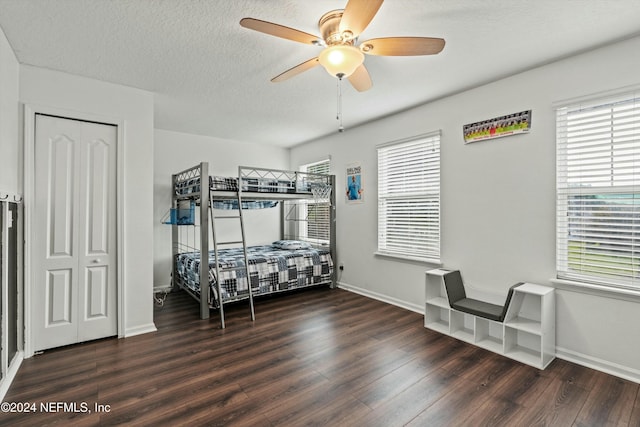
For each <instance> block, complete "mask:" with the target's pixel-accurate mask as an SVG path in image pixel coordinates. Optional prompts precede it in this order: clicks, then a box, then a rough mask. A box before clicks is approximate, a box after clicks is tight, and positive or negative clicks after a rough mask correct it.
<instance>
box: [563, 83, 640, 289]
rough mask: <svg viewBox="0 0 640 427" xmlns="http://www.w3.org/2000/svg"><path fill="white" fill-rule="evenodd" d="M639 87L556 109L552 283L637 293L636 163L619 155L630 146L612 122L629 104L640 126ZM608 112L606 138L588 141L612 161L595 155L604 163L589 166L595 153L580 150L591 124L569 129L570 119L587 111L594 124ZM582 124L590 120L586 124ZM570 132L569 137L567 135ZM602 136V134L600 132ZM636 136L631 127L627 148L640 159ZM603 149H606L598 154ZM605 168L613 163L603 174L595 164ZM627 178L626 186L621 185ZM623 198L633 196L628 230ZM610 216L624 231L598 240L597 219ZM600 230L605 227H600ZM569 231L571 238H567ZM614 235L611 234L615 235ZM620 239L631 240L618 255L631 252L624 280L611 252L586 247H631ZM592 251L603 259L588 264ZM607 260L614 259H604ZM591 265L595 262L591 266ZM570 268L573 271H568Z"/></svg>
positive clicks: (639, 182)
mask: <svg viewBox="0 0 640 427" xmlns="http://www.w3.org/2000/svg"><path fill="white" fill-rule="evenodd" d="M639 89H640V88H633V89H630V88H626V89H623V90H621V91H615V92H608V93H604V94H600V95H596V96H592V97H588V98H586V97H585V98H581V99H576V100H571V101H566V102H563V103H561V104H556V105H555V107H556V279H555V280H554V283H564V284H566V283H573V284H578V285H580V284H584V286H587V287H593V288H596V289H608V290H611V291H618V292H619V291H622V292H629V291H631V292H632V293H636V292H640V274H639V273H638V271H637V270H638V267H639V266H640V251H639V252H638V254H636V251H635V249H634V248H635V247H637V245H636V242H637V243H638V245H640V237H635V236H636V235H637V234H636V232H635V231H634V226H635V224H636V223H635V221H636V219H638V220H640V218H639V217H638V210H637V209H638V205H639V204H640V203H639V202H638V201H639V200H640V164H638V161H636V160H635V159H634V160H633V161H632V166H631V168H630V167H629V161H628V159H627V158H626V157H627V155H626V154H625V155H621V154H620V146H621V145H622V144H625V143H628V142H627V141H626V138H625V141H623V142H621V139H620V136H619V135H620V134H619V133H616V130H617V131H618V132H619V131H620V129H621V127H620V123H619V122H616V120H619V117H620V116H621V114H620V112H619V107H620V106H624V105H625V104H627V105H629V104H631V110H632V111H631V113H630V114H631V116H632V122H633V119H635V120H636V123H640V92H639V91H638V90H639ZM616 108H618V110H616ZM607 112H608V114H610V115H611V120H610V121H611V125H610V129H608V132H609V134H610V137H608V138H605V137H604V136H602V137H601V138H602V139H597V140H595V141H594V142H590V143H591V144H595V143H597V144H598V146H600V147H605V148H606V149H607V150H609V151H610V153H611V154H610V160H608V161H605V160H604V159H605V157H606V156H599V157H600V158H601V159H602V160H601V161H597V163H595V164H589V165H587V162H588V160H587V158H588V157H594V156H595V155H594V154H591V153H587V152H586V149H585V148H584V146H585V142H584V139H585V138H586V136H585V135H584V134H585V133H587V129H588V127H587V126H595V125H592V124H588V125H587V124H583V125H581V126H578V125H574V127H571V126H570V125H569V120H574V121H577V120H580V118H581V115H583V116H586V115H587V114H589V113H593V114H594V119H593V120H592V121H594V122H595V121H596V118H595V115H596V114H602V116H603V117H604V116H605V115H606V114H607ZM598 117H599V116H598ZM583 120H585V119H583ZM585 123H588V122H587V121H586V120H585ZM597 124H600V122H597ZM597 124H596V125H597ZM569 131H571V132H572V133H569ZM577 132H580V133H577ZM625 132H626V130H625ZM600 133H601V134H602V135H606V132H604V131H603V132H600ZM639 137H640V126H638V125H636V126H635V127H633V126H632V131H631V138H630V141H631V142H630V144H631V152H632V156H634V157H638V155H640V152H639V153H638V155H636V154H635V153H636V152H637V150H638V149H639V148H640V147H638V146H637V145H636V144H637V142H636V141H638V140H639V139H638V138H639ZM603 141H605V142H603ZM580 144H582V145H580ZM589 149H591V148H589ZM603 151H604V149H603V150H602V151H601V152H603ZM616 159H617V160H616ZM621 159H623V160H621ZM621 163H625V165H621ZM605 164H610V165H611V167H610V172H603V171H606V170H605V169H604V168H603V167H600V168H598V166H602V165H605ZM623 169H624V170H623ZM629 169H631V172H630V176H631V178H630V181H629V174H628V173H627V172H628V171H629ZM636 172H638V173H636ZM636 177H637V178H636ZM605 178H606V179H605ZM621 179H622V181H621ZM625 179H626V180H627V182H624V180H625ZM623 194H626V195H628V196H630V197H631V205H630V210H629V211H630V221H631V226H630V227H629V226H625V225H624V224H628V223H629V221H627V220H626V219H625V217H624V216H623V215H624V214H620V212H623V210H622V209H621V200H623V199H621V196H622V195H623ZM627 200H628V199H627ZM590 212H591V213H590ZM589 213H590V216H589V217H588V218H587V219H586V220H585V219H578V218H581V217H582V218H584V217H585V215H589ZM612 213H615V214H616V215H617V216H616V218H618V217H620V219H617V220H616V222H614V220H607V221H612V224H613V227H616V230H620V229H622V230H623V231H624V233H622V234H616V233H618V231H616V232H615V233H607V236H606V237H605V238H602V235H603V234H604V231H603V229H601V230H598V227H599V226H598V221H602V220H601V219H600V220H598V219H597V216H598V215H600V216H607V217H608V216H610V217H614V215H613V214H612ZM583 224H586V225H583ZM639 225H640V224H639ZM576 227H577V228H576ZM601 227H604V225H603V226H601ZM606 227H611V225H610V224H609V223H608V222H607V226H606ZM620 227H622V228H620ZM572 230H573V235H574V238H573V240H571V236H572ZM589 232H591V233H590V234H591V237H589V238H586V237H585V238H583V241H582V244H581V245H580V246H581V247H583V249H580V248H578V249H576V246H575V245H576V243H575V242H576V241H577V240H576V239H578V237H580V236H579V233H582V234H583V235H585V234H586V233H589ZM597 234H600V236H596V235H597ZM614 234H615V236H613V235H614ZM621 239H629V240H630V241H631V243H630V248H631V249H625V250H624V251H622V252H620V253H621V254H622V255H624V254H626V253H629V254H630V258H629V266H630V267H631V273H630V275H629V276H628V277H624V276H618V277H616V275H617V274H614V273H616V272H617V271H619V270H622V268H620V267H619V266H618V267H616V266H615V265H616V264H618V265H619V264H620V262H619V261H618V259H617V257H614V255H611V253H613V252H614V251H613V250H611V249H599V248H596V249H590V248H588V247H587V246H588V245H590V247H595V246H597V245H600V244H602V247H604V246H605V245H606V244H607V243H611V242H614V243H617V244H618V245H619V246H620V247H621V248H623V247H625V246H629V245H620V242H619V240H621ZM572 242H573V243H572ZM594 242H595V243H594ZM596 250H600V251H601V252H602V253H603V254H604V255H601V256H599V259H598V260H596V261H591V259H594V258H595V257H598V254H595V251H596ZM625 251H626V252H625ZM618 252H619V251H618ZM576 256H579V258H578V261H576ZM605 256H606V257H607V258H612V259H611V260H609V261H605V260H604V259H605V258H604V257H605ZM591 262H593V263H594V264H590V263H591ZM571 264H573V265H574V267H571ZM576 266H577V267H576ZM634 270H635V271H634Z"/></svg>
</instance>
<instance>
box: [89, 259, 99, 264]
mask: <svg viewBox="0 0 640 427" xmlns="http://www.w3.org/2000/svg"><path fill="white" fill-rule="evenodd" d="M91 262H92V263H94V264H98V263H99V262H100V260H99V259H94V260H93V261H91Z"/></svg>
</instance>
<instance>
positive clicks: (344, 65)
mask: <svg viewBox="0 0 640 427" xmlns="http://www.w3.org/2000/svg"><path fill="white" fill-rule="evenodd" d="M318 61H319V62H320V64H321V65H322V66H323V67H324V69H325V70H327V72H328V73H329V74H331V75H332V76H333V77H338V76H340V75H341V77H349V76H350V75H351V74H353V72H354V71H355V70H356V69H357V68H358V67H359V66H360V65H362V63H363V62H364V54H363V53H362V52H360V49H358V48H357V47H354V46H351V45H334V46H329V47H327V48H326V49H324V50H323V51H322V52H320V55H318Z"/></svg>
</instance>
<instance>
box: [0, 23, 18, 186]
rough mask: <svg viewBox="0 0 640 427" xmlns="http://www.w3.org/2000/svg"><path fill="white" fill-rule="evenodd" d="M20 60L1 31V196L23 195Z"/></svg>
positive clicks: (0, 30)
mask: <svg viewBox="0 0 640 427" xmlns="http://www.w3.org/2000/svg"><path fill="white" fill-rule="evenodd" d="M18 72H19V66H18V60H17V59H16V56H15V54H14V53H13V50H12V49H11V46H9V42H8V41H7V38H6V37H5V35H4V32H3V31H2V29H0V153H1V154H0V193H2V194H3V195H6V194H8V193H11V194H12V195H18V194H22V180H21V179H20V178H21V172H22V168H21V166H20V165H21V159H22V157H21V152H22V144H21V143H20V141H19V137H18V134H19V126H18V111H19V110H18V82H19V79H18Z"/></svg>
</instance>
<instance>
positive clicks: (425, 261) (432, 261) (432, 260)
mask: <svg viewBox="0 0 640 427" xmlns="http://www.w3.org/2000/svg"><path fill="white" fill-rule="evenodd" d="M373 254H374V255H375V256H380V257H385V258H393V259H397V260H402V261H412V262H419V263H422V264H430V265H435V266H437V267H442V262H440V260H439V259H435V258H418V257H412V256H407V255H398V254H392V253H389V252H374V253H373Z"/></svg>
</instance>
